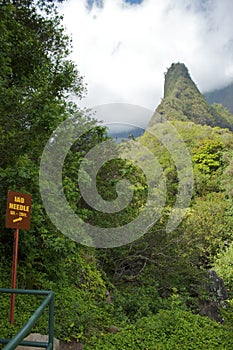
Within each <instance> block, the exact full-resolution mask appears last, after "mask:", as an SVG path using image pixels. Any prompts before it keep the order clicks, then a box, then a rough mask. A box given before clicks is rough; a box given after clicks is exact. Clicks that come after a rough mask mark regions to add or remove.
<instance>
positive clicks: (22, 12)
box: [0, 0, 233, 350]
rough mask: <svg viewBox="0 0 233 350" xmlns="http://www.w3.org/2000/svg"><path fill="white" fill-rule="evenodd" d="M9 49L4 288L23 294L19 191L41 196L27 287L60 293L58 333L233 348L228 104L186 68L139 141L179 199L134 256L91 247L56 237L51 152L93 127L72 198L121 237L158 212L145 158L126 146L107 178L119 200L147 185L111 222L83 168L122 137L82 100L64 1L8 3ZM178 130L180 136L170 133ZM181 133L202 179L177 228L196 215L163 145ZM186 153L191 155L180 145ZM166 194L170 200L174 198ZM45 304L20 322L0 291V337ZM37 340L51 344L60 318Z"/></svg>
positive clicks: (4, 39)
mask: <svg viewBox="0 0 233 350" xmlns="http://www.w3.org/2000/svg"><path fill="white" fill-rule="evenodd" d="M0 41H1V51H0V62H1V70H0V101H1V103H0V145H1V155H0V193H1V196H0V211H1V220H0V227H1V230H0V287H1V288H3V287H4V288H10V284H11V264H12V246H13V230H11V229H6V228H5V211H6V201H7V191H8V190H9V189H10V190H14V191H19V192H22V193H30V194H31V195H32V198H33V201H32V213H31V228H30V231H23V230H22V231H20V240H19V261H18V275H17V287H18V288H24V289H45V290H53V291H54V292H55V337H56V338H58V339H59V340H60V341H61V342H62V343H63V344H66V346H67V348H69V346H70V348H73V349H78V348H79V349H81V348H84V349H85V350H89V349H96V350H98V349H99V350H100V349H102V350H114V349H116V350H118V349H122V350H123V349H131V350H134V349H135V350H138V349H144V350H146V349H147V350H155V349H169V350H170V349H192V350H194V349H229V350H230V349H232V348H233V338H232V331H233V294H232V288H233V269H232V264H233V205H232V204H233V176H232V175H233V115H232V114H231V113H230V112H229V111H228V110H226V109H225V108H224V107H223V106H222V105H220V104H214V105H209V104H208V103H207V101H206V99H205V98H204V96H202V95H201V93H200V92H199V90H198V88H197V86H196V85H195V83H194V82H193V81H192V79H191V77H190V74H189V72H188V69H187V68H186V67H185V65H184V64H182V63H174V64H172V66H171V67H170V68H169V69H168V70H167V72H166V75H165V87H164V98H163V99H162V101H161V103H160V105H159V106H158V107H157V109H156V111H155V114H154V116H153V117H152V120H151V122H150V124H149V126H148V128H147V130H146V131H145V133H144V134H143V135H141V136H139V137H137V138H136V139H138V141H139V142H140V144H141V145H143V146H144V147H145V148H147V149H149V150H150V153H151V154H152V155H153V156H154V157H155V158H156V159H157V162H158V163H159V164H160V167H161V169H162V172H163V177H164V183H165V185H166V194H165V197H164V203H162V204H163V208H162V209H161V213H160V214H161V215H160V217H159V219H158V220H157V221H156V222H155V223H154V225H150V227H149V228H148V230H147V231H146V233H145V234H144V235H142V236H141V237H140V238H138V239H136V240H133V241H132V242H130V243H127V244H124V245H122V246H120V245H119V246H118V247H110V248H95V247H94V246H93V247H91V244H86V245H85V244H80V243H77V241H75V240H72V239H70V238H69V237H67V236H66V235H63V234H62V233H61V232H60V231H59V230H58V229H57V228H56V226H55V225H54V224H53V223H52V221H51V220H50V218H49V216H48V215H47V213H46V210H45V208H44V205H43V202H42V199H41V194H40V186H39V173H40V162H41V158H42V153H43V150H44V148H45V145H46V144H47V142H48V140H49V138H50V137H51V134H52V133H53V131H54V130H55V129H56V128H57V127H58V126H59V124H60V123H62V122H63V121H65V120H67V118H70V120H72V121H73V122H74V123H75V124H76V125H78V127H79V129H80V130H83V132H82V136H81V137H80V138H79V140H77V141H76V142H75V143H74V144H73V145H72V147H71V148H70V150H69V152H68V154H67V156H66V159H65V163H64V167H63V173H62V182H63V187H64V192H65V196H66V198H67V201H68V202H69V204H70V206H71V207H72V209H73V210H74V211H75V212H76V213H77V214H78V215H79V216H80V217H81V218H82V219H83V220H84V221H85V222H87V223H90V224H91V225H94V226H99V227H104V228H111V227H116V228H117V227H121V226H122V225H125V224H126V223H129V222H131V221H132V220H134V219H135V218H136V217H137V216H138V215H139V214H140V213H141V212H142V211H143V210H144V208H145V207H147V206H148V204H147V197H148V192H149V186H148V183H147V179H146V176H145V174H144V173H143V171H142V168H141V167H139V166H138V165H137V162H131V161H129V160H127V159H124V157H123V155H124V154H125V151H126V148H127V147H128V146H127V143H124V142H123V143H122V144H121V147H120V148H119V149H120V151H119V153H118V155H117V157H116V159H111V160H109V161H107V162H106V163H105V164H103V166H102V168H101V170H100V171H99V172H98V174H97V177H96V181H97V185H96V186H97V189H98V192H99V194H100V195H101V196H102V198H104V200H105V201H109V202H111V201H114V200H115V199H116V197H117V184H118V182H119V181H120V180H123V179H126V180H127V181H128V182H127V183H130V185H128V186H129V187H130V188H131V189H133V197H132V201H131V203H130V205H129V206H128V207H127V208H125V209H124V210H121V211H120V212H119V213H117V214H116V213H107V212H104V213H101V212H100V211H98V210H94V209H93V208H91V207H90V206H89V205H88V204H87V203H85V200H84V199H83V198H81V195H80V191H79V187H78V186H77V178H78V174H79V173H78V171H79V166H80V164H81V162H82V160H83V159H84V157H85V155H86V154H87V152H89V151H90V150H91V149H92V148H93V147H94V146H96V145H98V144H99V143H101V142H103V141H106V142H107V141H109V136H108V133H107V130H106V129H105V128H104V127H102V126H101V125H100V124H99V123H98V122H97V121H96V120H95V119H94V118H93V117H92V114H91V112H90V111H87V110H84V111H83V110H82V111H81V110H80V109H79V108H78V107H77V105H76V104H75V103H74V102H72V101H71V99H70V96H76V97H77V98H80V99H81V98H82V97H83V96H84V95H85V93H86V87H85V81H84V80H83V78H82V76H81V75H80V73H79V71H78V68H77V67H76V65H75V64H74V63H73V62H72V61H71V60H70V52H71V50H72V43H71V40H70V38H69V37H67V35H66V32H65V30H64V28H63V25H62V19H61V18H60V16H59V14H58V11H57V8H56V2H55V1H51V0H38V1H36V0H18V1H13V0H0ZM167 121H169V127H170V129H166V128H165V129H163V128H164V127H166V125H167V124H166V123H167ZM171 128H172V130H173V129H175V130H176V131H177V133H178V134H179V135H180V139H179V140H182V144H185V147H186V149H187V152H188V154H189V155H190V159H191V162H192V174H193V175H192V176H193V179H194V181H193V186H192V188H191V190H192V196H191V197H190V203H189V206H188V209H187V210H186V211H185V212H184V213H183V220H182V221H181V222H179V224H177V226H176V227H174V229H173V230H168V229H167V227H168V224H169V222H170V221H169V220H170V217H171V215H172V213H173V208H174V206H175V205H177V207H176V209H177V211H179V210H182V209H183V207H182V203H178V204H177V202H176V200H177V197H178V195H179V191H180V190H181V189H180V183H181V182H182V181H181V180H180V179H181V178H185V176H187V174H188V175H189V173H188V172H187V171H188V170H187V168H186V167H185V165H184V164H183V163H182V162H181V163H179V164H177V160H176V158H174V152H171V151H170V150H169V147H166V144H165V143H164V142H162V137H160V136H159V135H160V134H159V133H160V132H161V133H162V134H163V139H164V137H165V136H164V135H167V134H169V130H171ZM152 135H158V137H157V138H156V137H152ZM166 140H167V145H169V137H167V138H166ZM179 140H178V141H179ZM132 142H134V140H132ZM172 146H173V147H175V148H176V147H177V152H179V150H180V148H179V147H180V146H179V145H178V143H177V144H176V145H174V144H172ZM135 155H136V156H137V157H138V158H143V156H142V154H141V149H137V148H135V149H134V156H135ZM142 162H145V163H146V162H147V159H142ZM153 164H154V163H153V162H151V167H150V168H149V171H150V172H151V173H153V172H154V171H155V170H154V168H153V166H152V165H153ZM91 165H92V163H90V164H89V166H90V167H91ZM187 166H188V164H187ZM181 173H183V177H181ZM184 174H186V175H184ZM157 180H158V182H159V179H157ZM86 181H87V182H88V178H87V180H86ZM152 187H153V191H154V192H153V191H152V192H153V193H152V194H153V195H155V196H160V195H161V192H162V189H163V188H162V187H161V188H160V187H159V188H157V187H156V185H154V186H152ZM147 209H148V210H149V212H150V213H153V212H154V211H156V210H157V209H158V208H154V207H153V206H152V205H151V206H149V208H147ZM65 225H66V222H65V219H64V226H65ZM40 301H41V299H40V298H39V297H37V298H36V297H25V296H17V299H16V313H15V325H14V326H12V325H11V324H10V322H9V296H6V295H0V312H1V317H0V338H4V337H6V338H10V337H12V336H13V335H14V334H16V332H17V331H18V330H19V329H20V328H21V327H22V326H23V324H24V323H25V322H26V321H27V320H28V318H29V317H30V316H31V314H32V312H33V311H34V310H35V309H36V307H37V306H38V305H39V303H40ZM33 331H34V332H38V333H41V334H47V320H46V318H42V319H41V321H40V322H39V323H38V324H37V326H36V327H35V329H34V330H33Z"/></svg>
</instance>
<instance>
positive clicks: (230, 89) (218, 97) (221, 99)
mask: <svg viewBox="0 0 233 350" xmlns="http://www.w3.org/2000/svg"><path fill="white" fill-rule="evenodd" d="M204 96H205V98H206V100H207V101H208V103H210V104H213V103H221V104H222V105H223V106H224V107H225V108H227V109H228V110H229V111H230V112H231V113H233V83H231V84H230V85H228V86H226V87H225V88H223V89H218V90H214V91H210V92H208V93H206V94H205V95H204Z"/></svg>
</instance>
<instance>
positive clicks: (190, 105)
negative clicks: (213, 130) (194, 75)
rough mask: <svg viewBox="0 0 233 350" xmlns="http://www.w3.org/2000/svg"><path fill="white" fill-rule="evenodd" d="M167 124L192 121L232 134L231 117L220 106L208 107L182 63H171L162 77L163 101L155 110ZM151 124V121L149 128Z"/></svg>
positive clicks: (153, 119) (153, 121)
mask: <svg viewBox="0 0 233 350" xmlns="http://www.w3.org/2000/svg"><path fill="white" fill-rule="evenodd" d="M156 112H157V113H159V114H160V115H161V117H162V116H163V115H164V116H165V118H166V119H169V120H181V121H192V122H194V123H196V124H202V125H209V126H212V127H214V126H219V127H221V128H228V129H230V130H233V115H232V114H231V113H230V112H229V111H228V110H226V109H225V108H224V107H223V106H222V105H218V104H214V105H212V106H210V105H209V104H208V102H207V101H206V99H205V97H204V96H203V95H202V94H201V93H200V91H199V90H198V88H197V86H196V85H195V83H194V82H193V81H192V79H191V77H190V74H189V72H188V69H187V68H186V66H185V65H184V64H183V63H173V64H172V65H171V67H170V68H169V69H168V71H167V73H166V74H165V84H164V98H163V99H162V101H161V103H160V104H159V106H158V107H157V109H156ZM154 123H155V117H153V118H152V120H151V125H153V124H154Z"/></svg>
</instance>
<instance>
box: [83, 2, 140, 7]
mask: <svg viewBox="0 0 233 350" xmlns="http://www.w3.org/2000/svg"><path fill="white" fill-rule="evenodd" d="M124 1H125V2H126V3H129V4H132V5H135V4H141V3H142V2H143V0H124ZM94 3H95V4H96V5H97V6H98V7H102V6H103V0H87V4H88V6H89V7H92V6H93V4H94Z"/></svg>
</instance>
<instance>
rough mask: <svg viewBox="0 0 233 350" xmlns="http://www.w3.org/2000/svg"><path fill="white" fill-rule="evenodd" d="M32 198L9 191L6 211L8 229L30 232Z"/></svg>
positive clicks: (28, 195)
mask: <svg viewBox="0 0 233 350" xmlns="http://www.w3.org/2000/svg"><path fill="white" fill-rule="evenodd" d="M31 203H32V196H31V195H30V194H23V193H19V192H14V191H8V196H7V209H6V227H8V228H16V229H22V230H30V214H31Z"/></svg>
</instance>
